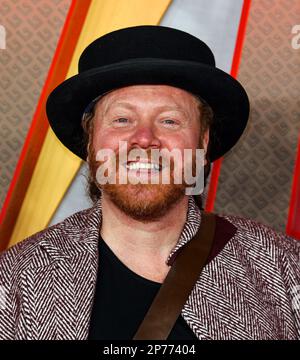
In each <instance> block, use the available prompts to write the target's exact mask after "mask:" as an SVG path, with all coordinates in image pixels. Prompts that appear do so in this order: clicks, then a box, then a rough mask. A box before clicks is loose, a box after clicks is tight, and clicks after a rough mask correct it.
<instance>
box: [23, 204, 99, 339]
mask: <svg viewBox="0 0 300 360" xmlns="http://www.w3.org/2000/svg"><path fill="white" fill-rule="evenodd" d="M99 226H100V214H99V205H98V206H96V207H94V208H91V209H89V210H87V211H85V212H81V213H78V214H76V216H75V217H72V221H70V223H68V222H66V223H65V222H64V226H63V228H62V229H59V231H56V236H50V235H49V236H47V238H45V239H44V240H42V241H41V242H40V245H39V249H38V252H39V254H38V256H37V258H38V259H39V263H38V264H32V266H30V267H29V268H28V270H27V272H26V276H25V279H24V286H23V289H24V296H25V297H26V296H27V297H28V299H30V301H29V302H30V303H31V304H32V302H33V303H34V306H31V307H30V309H28V311H29V312H28V316H27V319H26V322H27V324H26V327H27V329H28V331H29V333H30V334H31V335H30V338H33V339H58V340H59V339H66V340H75V339H76V340H77V339H78V340H83V339H87V337H88V331H89V323H90V315H91V311H92V305H93V299H94V292H95V286H96V278H97V267H98V266H97V264H98V236H99ZM50 234H51V233H50ZM41 259H43V261H41ZM25 303H26V302H25ZM29 314H30V315H29Z"/></svg>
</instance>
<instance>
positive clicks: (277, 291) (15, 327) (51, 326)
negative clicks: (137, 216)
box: [0, 197, 300, 339]
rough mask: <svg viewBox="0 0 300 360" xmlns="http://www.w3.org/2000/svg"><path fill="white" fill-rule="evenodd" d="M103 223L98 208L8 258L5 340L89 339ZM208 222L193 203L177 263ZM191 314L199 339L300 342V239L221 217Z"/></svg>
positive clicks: (1, 309)
mask: <svg viewBox="0 0 300 360" xmlns="http://www.w3.org/2000/svg"><path fill="white" fill-rule="evenodd" d="M101 218H102V210H101V202H98V203H97V204H96V205H95V206H94V207H92V208H90V209H87V210H84V211H81V212H78V213H76V214H74V215H72V216H70V217H69V218H67V219H66V220H64V221H63V222H61V223H59V224H57V225H54V226H52V227H50V228H48V229H46V230H44V231H42V232H40V233H38V234H36V235H34V236H31V237H30V238H28V239H26V240H24V241H22V242H20V243H18V244H17V245H15V246H13V247H12V248H10V249H8V250H7V251H5V252H3V253H2V254H1V255H0V299H1V301H0V339H87V337H88V330H89V322H90V316H91V310H92V305H93V297H94V291H95V284H96V277H97V269H98V256H99V254H98V246H97V244H98V239H99V228H100V226H101ZM200 222H201V213H200V211H199V209H198V207H197V206H196V205H195V203H194V200H193V198H192V197H191V198H190V199H189V208H188V214H187V221H186V225H185V226H184V229H183V230H182V233H181V236H180V238H179V240H178V243H177V244H176V246H175V247H174V248H173V250H172V251H171V253H170V255H169V257H168V259H167V263H168V264H169V265H171V264H172V262H173V260H174V258H175V257H176V255H177V253H178V252H179V250H180V248H181V247H183V246H184V245H185V244H186V243H187V242H188V241H189V240H190V239H191V238H192V237H193V235H194V234H195V233H196V231H197V230H198V228H199V225H200ZM100 266H101V264H100ZM182 316H183V318H184V319H185V320H186V322H187V324H188V325H189V326H190V328H191V329H192V331H193V332H194V333H195V335H196V336H197V337H198V339H299V338H300V242H298V241H297V240H295V239H292V238H289V237H286V236H285V235H283V234H280V233H276V232H274V231H273V230H271V229H270V228H268V227H265V226H263V225H260V224H257V223H255V222H253V221H250V220H245V219H242V218H239V217H232V216H225V217H217V229H216V236H215V239H214V248H213V251H212V253H211V256H210V258H209V261H208V263H207V264H206V266H205V267H204V269H203V271H202V273H201V276H200V277H199V279H198V280H197V282H196V284H195V286H194V288H193V290H192V292H191V294H190V296H189V298H188V300H187V302H186V304H185V306H184V308H183V310H182Z"/></svg>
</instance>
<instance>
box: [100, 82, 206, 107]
mask: <svg viewBox="0 0 300 360" xmlns="http://www.w3.org/2000/svg"><path fill="white" fill-rule="evenodd" d="M147 102H148V103H150V104H153V105H155V106H156V107H157V108H159V107H161V108H166V109H168V108H169V109H170V110H172V109H174V110H176V109H177V110H180V109H182V108H183V107H186V106H197V107H198V105H199V102H200V100H199V99H198V98H197V97H196V95H194V94H191V93H189V92H188V91H185V90H183V89H180V88H177V87H173V86H168V85H133V86H127V87H123V88H119V89H116V90H113V91H110V92H109V93H107V94H105V95H104V96H102V97H101V98H100V99H99V100H98V101H97V104H96V110H97V108H99V107H100V108H101V109H103V110H104V111H107V110H108V108H111V107H113V108H115V107H125V108H128V109H134V108H135V107H136V106H137V105H138V104H139V103H141V104H144V103H147Z"/></svg>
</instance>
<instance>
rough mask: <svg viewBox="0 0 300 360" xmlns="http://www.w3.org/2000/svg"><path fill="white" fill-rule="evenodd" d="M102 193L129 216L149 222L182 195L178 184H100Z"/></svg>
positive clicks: (166, 209)
mask: <svg viewBox="0 0 300 360" xmlns="http://www.w3.org/2000/svg"><path fill="white" fill-rule="evenodd" d="M101 188H102V191H103V194H105V195H107V196H108V198H109V199H110V200H111V201H112V203H113V204H114V205H115V206H117V207H118V208H119V209H120V210H121V211H123V212H124V213H125V214H126V215H128V216H130V217H131V218H133V219H135V220H138V221H144V222H150V221H156V220H158V219H159V218H161V217H162V216H164V215H165V214H166V213H167V212H168V211H169V210H170V209H171V208H172V207H173V206H174V205H175V204H177V203H178V202H179V201H180V200H181V199H182V198H183V196H184V194H185V192H184V190H185V188H184V187H183V186H179V185H156V184H136V185H132V184H125V185H112V184H106V185H102V186H101Z"/></svg>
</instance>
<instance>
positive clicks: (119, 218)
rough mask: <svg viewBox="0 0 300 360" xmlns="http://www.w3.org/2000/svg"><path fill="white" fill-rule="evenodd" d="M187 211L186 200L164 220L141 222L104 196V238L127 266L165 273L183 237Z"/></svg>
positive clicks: (181, 201) (186, 198)
mask: <svg viewBox="0 0 300 360" xmlns="http://www.w3.org/2000/svg"><path fill="white" fill-rule="evenodd" d="M187 211H188V197H186V196H184V197H183V199H182V200H180V201H179V202H178V203H177V204H176V205H175V206H174V207H173V208H172V209H170V210H169V211H168V213H167V214H165V216H163V217H161V218H160V219H158V220H157V221H151V222H141V221H137V220H135V219H132V218H131V217H129V216H128V215H127V214H125V213H124V212H123V211H121V210H120V209H119V208H117V207H116V206H115V205H114V204H113V203H112V202H111V201H110V200H109V198H107V197H106V196H105V195H103V196H102V226H101V236H102V238H103V240H104V241H105V242H106V243H107V245H108V246H109V247H110V248H111V249H112V250H113V252H114V253H115V254H116V255H117V256H118V257H119V258H120V259H121V260H123V261H124V262H125V263H126V262H127V265H128V264H132V266H133V267H134V266H135V265H136V266H138V265H139V264H145V267H146V268H147V264H148V265H149V267H150V266H156V267H157V268H159V266H160V265H161V268H162V269H163V268H164V266H166V265H165V262H166V260H167V258H168V255H169V254H170V252H171V250H172V249H173V248H174V246H175V245H176V243H177V242H178V239H179V237H180V234H181V231H182V229H183V227H184V224H185V222H186V218H187Z"/></svg>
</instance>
